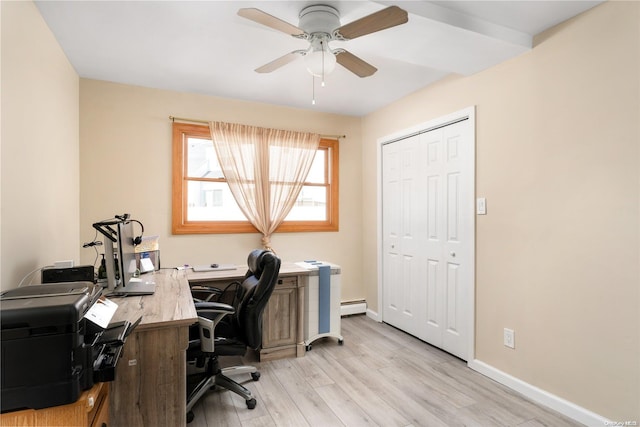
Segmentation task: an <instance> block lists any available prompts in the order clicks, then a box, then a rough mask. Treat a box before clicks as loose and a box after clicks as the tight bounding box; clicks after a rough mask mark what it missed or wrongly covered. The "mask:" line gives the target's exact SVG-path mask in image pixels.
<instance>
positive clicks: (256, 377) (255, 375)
mask: <svg viewBox="0 0 640 427" xmlns="http://www.w3.org/2000/svg"><path fill="white" fill-rule="evenodd" d="M251 379H253V380H254V381H258V380H259V379H260V372H252V373H251Z"/></svg>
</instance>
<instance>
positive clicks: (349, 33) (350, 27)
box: [334, 6, 409, 40]
mask: <svg viewBox="0 0 640 427" xmlns="http://www.w3.org/2000/svg"><path fill="white" fill-rule="evenodd" d="M408 21H409V16H408V14H407V11H406V10H404V9H400V8H399V7H398V6H390V7H388V8H386V9H382V10H380V11H378V12H375V13H372V14H371V15H367V16H365V17H364V18H360V19H358V20H356V21H353V22H351V23H349V24H346V25H343V26H342V27H340V28H338V29H337V30H335V31H334V33H338V35H339V36H342V37H343V38H344V39H345V40H351V39H355V38H356V37H360V36H365V35H367V34H371V33H375V32H376V31H380V30H385V29H387V28H391V27H395V26H396V25H400V24H404V23H406V22H408Z"/></svg>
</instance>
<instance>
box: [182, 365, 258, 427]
mask: <svg viewBox="0 0 640 427" xmlns="http://www.w3.org/2000/svg"><path fill="white" fill-rule="evenodd" d="M214 372H215V373H214ZM237 374H251V379H253V381H258V380H259V379H260V372H258V369H257V368H256V367H255V366H231V367H228V368H224V369H220V366H219V363H218V360H217V358H215V357H212V358H210V359H209V363H208V364H207V369H206V372H205V377H204V378H203V379H202V380H201V381H200V382H199V383H198V384H197V385H196V387H195V388H194V389H193V391H192V392H191V393H190V394H189V396H188V397H187V423H190V422H191V421H193V417H194V415H193V411H192V409H193V407H194V406H195V404H196V403H197V402H198V401H199V400H200V398H201V397H202V396H204V395H205V393H207V392H208V391H209V390H210V389H212V388H214V387H215V386H220V387H222V388H224V389H227V390H229V391H232V392H234V393H236V394H238V395H240V396H242V397H243V398H244V400H245V402H246V404H247V408H248V409H254V408H255V407H256V403H257V402H256V399H255V398H254V397H253V395H252V394H251V390H249V389H248V388H246V387H244V386H243V385H241V384H239V383H237V382H236V381H234V380H232V379H231V378H229V377H228V376H227V375H237Z"/></svg>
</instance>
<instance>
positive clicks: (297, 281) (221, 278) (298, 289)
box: [187, 262, 339, 361]
mask: <svg viewBox="0 0 640 427" xmlns="http://www.w3.org/2000/svg"><path fill="white" fill-rule="evenodd" d="M338 268H339V267H337V266H336V270H337V269H338ZM246 271H247V267H246V266H245V265H243V266H238V267H237V269H235V270H221V271H207V272H197V273H196V272H194V271H193V270H191V269H189V270H187V278H188V280H189V284H190V285H196V284H199V285H210V286H215V287H217V288H224V287H225V286H226V285H227V284H228V283H229V282H230V281H233V280H239V279H240V280H241V279H242V278H243V277H244V275H245V273H246ZM312 275H316V276H317V275H318V271H317V270H309V269H307V268H304V267H301V266H299V265H297V264H295V263H292V262H283V263H282V265H281V266H280V274H279V275H278V284H277V285H276V287H275V289H274V290H273V294H272V295H271V298H269V303H268V304H267V307H266V308H265V311H264V314H263V328H262V348H261V349H260V352H259V358H260V360H261V361H265V360H273V359H280V358H284V357H300V356H304V354H305V342H304V339H305V338H304V325H305V323H304V322H305V311H304V306H305V303H304V301H305V289H307V287H308V284H309V276H312Z"/></svg>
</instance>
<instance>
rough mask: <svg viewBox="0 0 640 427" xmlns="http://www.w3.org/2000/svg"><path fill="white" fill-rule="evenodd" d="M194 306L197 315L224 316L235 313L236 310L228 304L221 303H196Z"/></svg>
mask: <svg viewBox="0 0 640 427" xmlns="http://www.w3.org/2000/svg"><path fill="white" fill-rule="evenodd" d="M194 305H195V306H196V311H197V312H198V313H200V312H202V313H215V314H217V313H224V314H233V313H235V312H236V309H235V308H233V306H231V305H229V304H225V303H222V302H207V301H202V302H196V303H194Z"/></svg>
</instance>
